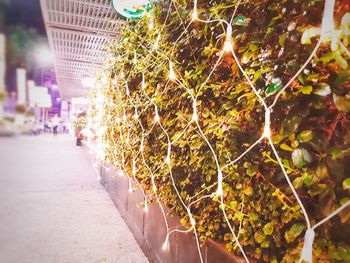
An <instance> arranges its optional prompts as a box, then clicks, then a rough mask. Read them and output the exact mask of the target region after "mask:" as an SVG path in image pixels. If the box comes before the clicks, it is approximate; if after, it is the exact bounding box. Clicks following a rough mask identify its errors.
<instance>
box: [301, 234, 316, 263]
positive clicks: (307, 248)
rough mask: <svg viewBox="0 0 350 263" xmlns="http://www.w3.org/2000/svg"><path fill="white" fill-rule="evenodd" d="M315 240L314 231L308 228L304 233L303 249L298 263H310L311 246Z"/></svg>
mask: <svg viewBox="0 0 350 263" xmlns="http://www.w3.org/2000/svg"><path fill="white" fill-rule="evenodd" d="M314 239H315V231H314V230H313V229H312V228H310V229H308V230H307V231H306V233H305V238H304V247H303V250H302V252H301V259H300V262H303V261H306V262H309V263H312V244H313V242H314Z"/></svg>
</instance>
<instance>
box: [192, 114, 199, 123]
mask: <svg viewBox="0 0 350 263" xmlns="http://www.w3.org/2000/svg"><path fill="white" fill-rule="evenodd" d="M192 121H198V114H197V112H194V113H193V115H192Z"/></svg>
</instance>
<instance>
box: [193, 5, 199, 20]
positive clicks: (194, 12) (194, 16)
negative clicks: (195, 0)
mask: <svg viewBox="0 0 350 263" xmlns="http://www.w3.org/2000/svg"><path fill="white" fill-rule="evenodd" d="M197 19H198V13H197V9H196V8H195V9H194V10H193V13H192V21H195V20H197Z"/></svg>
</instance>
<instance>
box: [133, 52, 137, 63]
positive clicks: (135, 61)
mask: <svg viewBox="0 0 350 263" xmlns="http://www.w3.org/2000/svg"><path fill="white" fill-rule="evenodd" d="M136 64H137V54H136V51H134V65H136Z"/></svg>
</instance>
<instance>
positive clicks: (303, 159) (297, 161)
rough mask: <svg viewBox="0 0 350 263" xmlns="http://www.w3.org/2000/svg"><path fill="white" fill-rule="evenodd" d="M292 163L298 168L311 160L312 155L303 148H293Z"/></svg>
mask: <svg viewBox="0 0 350 263" xmlns="http://www.w3.org/2000/svg"><path fill="white" fill-rule="evenodd" d="M292 161H293V164H294V165H295V166H296V167H298V168H303V167H304V166H305V165H306V164H308V163H311V162H312V157H311V155H310V154H309V152H308V151H307V150H305V149H304V148H300V149H295V150H294V151H293V153H292Z"/></svg>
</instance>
